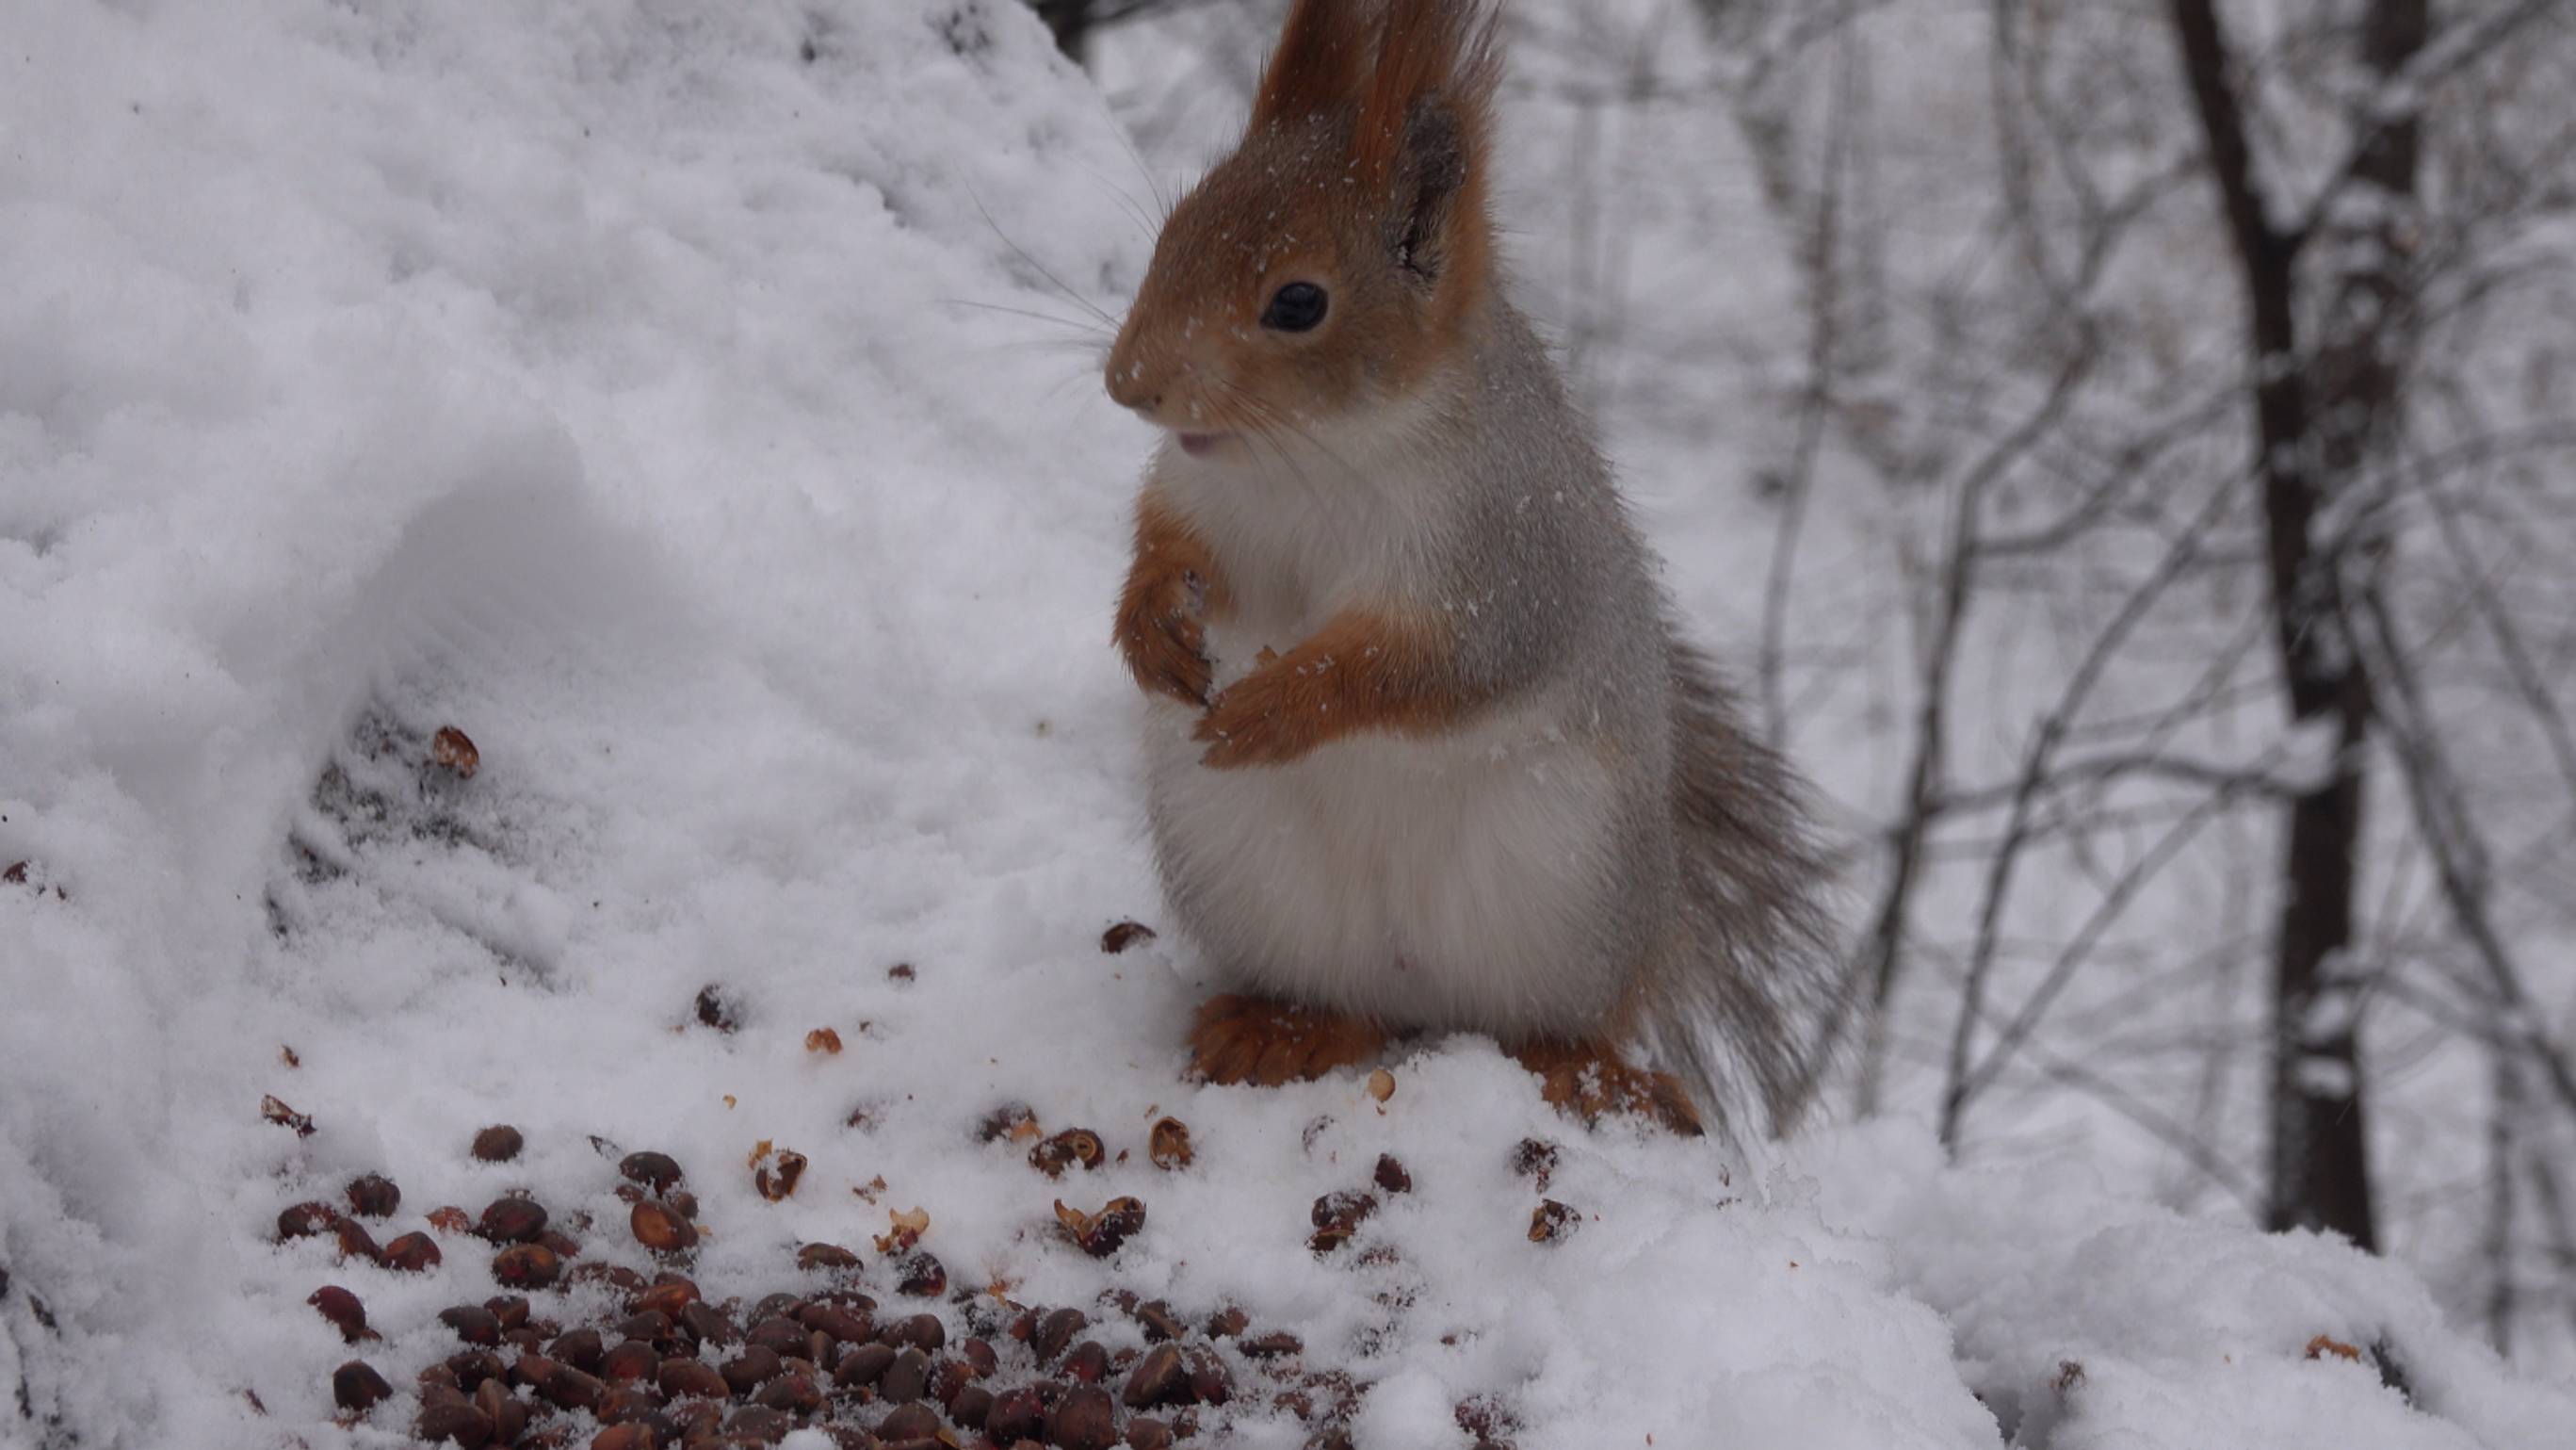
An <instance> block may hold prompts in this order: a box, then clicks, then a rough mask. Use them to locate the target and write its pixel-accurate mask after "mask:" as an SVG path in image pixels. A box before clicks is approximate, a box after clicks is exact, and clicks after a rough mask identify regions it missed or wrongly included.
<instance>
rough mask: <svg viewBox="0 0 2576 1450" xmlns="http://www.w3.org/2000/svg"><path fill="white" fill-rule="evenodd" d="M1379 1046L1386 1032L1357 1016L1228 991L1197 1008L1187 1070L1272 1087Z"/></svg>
mask: <svg viewBox="0 0 2576 1450" xmlns="http://www.w3.org/2000/svg"><path fill="white" fill-rule="evenodd" d="M1385 1046H1386V1034H1385V1033H1384V1032H1383V1031H1381V1030H1379V1029H1378V1028H1376V1027H1373V1026H1370V1025H1369V1024H1368V1023H1366V1022H1363V1021H1360V1020H1359V1019H1358V1018H1355V1017H1343V1016H1340V1015H1338V1014H1335V1013H1331V1012H1324V1011H1318V1010H1315V1009H1312V1008H1306V1007H1291V1006H1288V1005H1286V1004H1284V1003H1280V1002H1273V1001H1270V1000H1268V999H1266V998H1261V997H1244V996H1237V995H1234V994H1232V993H1228V994H1226V995H1224V996H1221V997H1211V998H1209V999H1208V1000H1207V1001H1206V1002H1205V1003H1204V1004H1202V1005H1201V1006H1200V1008H1199V1015H1198V1022H1197V1025H1196V1026H1194V1027H1193V1028H1191V1030H1190V1075H1191V1076H1192V1077H1195V1078H1197V1079H1198V1080H1200V1081H1201V1082H1212V1083H1256V1084H1258V1085H1260V1086H1262V1087H1277V1086H1279V1085H1280V1084H1281V1083H1287V1082H1300V1081H1303V1080H1305V1079H1307V1078H1316V1077H1322V1076H1323V1075H1324V1074H1325V1073H1328V1072H1331V1071H1332V1070H1333V1069H1334V1068H1337V1067H1348V1066H1349V1065H1351V1064H1352V1063H1355V1062H1364V1061H1366V1060H1368V1059H1369V1058H1372V1057H1375V1056H1376V1055H1377V1054H1378V1053H1379V1051H1381V1050H1382V1049H1383V1048H1384V1047H1385Z"/></svg>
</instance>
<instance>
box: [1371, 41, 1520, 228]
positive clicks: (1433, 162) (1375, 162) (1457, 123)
mask: <svg viewBox="0 0 2576 1450" xmlns="http://www.w3.org/2000/svg"><path fill="white" fill-rule="evenodd" d="M1495 23H1496V22H1495V17H1494V14H1493V12H1492V11H1491V10H1490V9H1489V8H1488V7H1487V6H1486V4H1485V3H1484V0H1389V3H1388V5H1387V7H1386V16H1385V23H1384V25H1383V27H1382V28H1381V30H1380V32H1379V39H1378V50H1377V67H1376V70H1375V71H1374V73H1373V74H1372V75H1371V76H1370V77H1369V83H1368V90H1367V93H1366V94H1365V95H1363V96H1362V97H1361V98H1360V113H1359V125H1358V128H1357V129H1356V130H1355V131H1354V132H1353V134H1352V137H1351V168H1352V170H1353V172H1354V173H1355V174H1356V175H1357V176H1358V178H1359V181H1360V184H1361V185H1362V186H1364V187H1367V188H1368V189H1370V190H1371V191H1372V192H1374V193H1376V194H1378V195H1385V194H1386V193H1387V191H1388V190H1389V189H1390V188H1391V187H1392V186H1393V184H1394V183H1395V181H1396V180H1397V178H1398V177H1399V176H1401V175H1402V174H1403V172H1404V170H1405V169H1406V164H1407V163H1408V162H1411V163H1416V164H1423V163H1427V164H1428V168H1429V169H1430V170H1434V171H1446V172H1451V173H1453V178H1452V181H1451V186H1452V187H1453V188H1454V187H1456V186H1458V185H1461V184H1463V183H1465V182H1467V181H1468V180H1470V179H1481V178H1482V176H1483V175H1484V171H1485V157H1486V153H1487V150H1488V149H1489V146H1490V143H1491V138H1492V134H1493V113H1494V90H1495V88H1496V86H1498V85H1499V84H1501V81H1502V75H1503V63H1502V52H1501V48H1500V47H1499V46H1498V45H1497V44H1496V43H1495V37H1494V30H1495ZM1417 151H1419V152H1422V153H1424V154H1422V155H1418V156H1417V155H1415V154H1413V153H1415V152H1417Z"/></svg>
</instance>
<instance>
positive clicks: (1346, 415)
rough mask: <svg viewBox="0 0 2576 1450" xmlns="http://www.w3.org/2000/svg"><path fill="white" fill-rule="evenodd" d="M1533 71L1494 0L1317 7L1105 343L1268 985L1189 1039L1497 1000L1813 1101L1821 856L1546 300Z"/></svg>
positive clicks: (1215, 1073)
mask: <svg viewBox="0 0 2576 1450" xmlns="http://www.w3.org/2000/svg"><path fill="white" fill-rule="evenodd" d="M1500 78H1501V55H1500V48H1499V43H1498V40H1497V35H1496V21H1495V18H1494V16H1493V14H1492V12H1491V11H1490V10H1489V9H1488V7H1487V5H1486V4H1485V3H1484V0H1296V3H1295V4H1294V5H1293V6H1292V7H1291V9H1290V10H1289V13H1288V17H1287V21H1286V24H1285V27H1284V28H1283V30H1282V32H1281V35H1280V38H1279V42H1278V47H1277V49H1276V51H1275V52H1274V53H1273V55H1272V57H1271V59H1270V62H1269V64H1268V65H1267V67H1266V68H1265V69H1264V71H1263V73H1262V78H1261V82H1260V86H1259V90H1258V93H1257V95H1256V97H1255V99H1254V103H1253V107H1252V115H1251V120H1250V124H1249V126H1248V127H1247V129H1246V132H1245V134H1244V137H1243V140H1242V141H1241V143H1240V144H1239V146H1238V147H1237V149H1236V150H1235V151H1234V152H1233V153H1232V154H1231V155H1230V156H1228V157H1227V158H1226V159H1224V160H1223V161H1221V162H1219V163H1217V164H1216V165H1215V166H1214V167H1213V168H1212V169H1211V170H1210V171H1209V172H1208V173H1207V174H1206V176H1205V177H1204V178H1203V179H1202V180H1201V181H1200V182H1199V183H1198V184H1197V185H1196V186H1195V187H1194V188H1193V189H1191V190H1190V191H1189V192H1188V194H1187V195H1186V196H1184V197H1183V198H1182V199H1181V200H1180V201H1179V202H1178V203H1177V204H1176V205H1175V206H1174V207H1173V209H1172V211H1171V213H1170V215H1169V217H1168V219H1167V220H1166V221H1165V222H1164V224H1163V228H1162V232H1161V234H1160V236H1159V238H1158V239H1157V241H1156V244H1155V248H1154V253H1153V259H1152V262H1151V265H1150V267H1149V268H1148V270H1147V273H1146V275H1145V277H1144V280H1143V282H1142V284H1141V286H1140V288H1139V290H1138V292H1137V295H1136V298H1135V302H1134V304H1133V306H1132V307H1131V308H1130V310H1129V311H1128V313H1127V315H1126V318H1125V320H1124V322H1123V324H1122V325H1121V327H1120V329H1119V332H1118V335H1117V338H1116V341H1115V343H1114V345H1113V346H1112V348H1111V350H1110V354H1109V357H1108V360H1107V363H1106V366H1105V376H1106V383H1107V387H1108V392H1109V395H1110V397H1111V398H1112V399H1113V400H1114V401H1115V402H1117V403H1118V404H1120V405H1121V406H1124V407H1126V408H1128V409H1130V410H1132V411H1133V412H1135V413H1137V414H1138V415H1140V416H1141V417H1143V418H1144V419H1145V420H1146V421H1147V422H1149V423H1152V424H1155V425H1157V426H1158V427H1160V428H1161V429H1162V430H1163V435H1162V437H1161V439H1160V440H1159V443H1158V447H1157V450H1156V452H1155V454H1154V456H1153V459H1152V462H1151V464H1150V465H1149V467H1148V469H1147V472H1146V476H1145V481H1144V485H1143V488H1142V490H1141V491H1140V493H1139V496H1138V498H1137V503H1136V514H1135V557H1134V561H1133V564H1132V567H1131V568H1130V570H1129V572H1128V576H1127V580H1126V585H1125V588H1124V590H1123V591H1122V593H1121V595H1120V598H1119V601H1118V607H1117V617H1116V624H1115V632H1116V636H1115V637H1116V644H1117V647H1118V648H1119V650H1120V651H1121V652H1122V653H1123V655H1124V657H1125V660H1126V663H1127V665H1128V667H1129V669H1130V670H1131V671H1132V672H1133V674H1134V676H1135V679H1136V683H1137V684H1138V685H1139V686H1140V687H1141V688H1142V689H1143V690H1144V691H1145V693H1146V695H1147V697H1148V700H1149V701H1150V703H1149V704H1148V706H1147V707H1146V710H1145V737H1146V740H1145V746H1146V748H1145V755H1146V762H1145V771H1144V776H1145V791H1146V802H1145V805H1146V816H1147V819H1148V823H1149V826H1150V832H1151V836H1152V841H1153V847H1154V854H1155V860H1156V864H1157V866H1158V868H1159V871H1160V874H1161V877H1162V881H1163V885H1164V887H1165V890H1166V893H1167V895H1168V897H1169V900H1170V904H1171V908H1172V910H1173V912H1174V915H1175V917H1176V918H1177V919H1178V922H1179V924H1180V925H1181V927H1182V929H1183V931H1184V933H1185V935H1186V936H1187V937H1189V938H1190V939H1191V940H1193V941H1194V942H1195V943H1196V944H1197V946H1198V947H1199V949H1200V951H1201V953H1202V954H1203V956H1204V957H1205V959H1206V961H1207V963H1208V965H1209V967H1210V968H1211V969H1212V970H1213V971H1214V973H1215V974H1217V975H1218V976H1220V977H1222V978H1224V979H1225V981H1226V984H1227V985H1229V986H1231V987H1233V988H1235V989H1236V990H1235V991H1232V992H1229V993H1227V994H1226V995H1222V996H1218V997H1216V998H1214V999H1212V1000H1210V1001H1208V1002H1206V1003H1205V1004H1204V1005H1202V1006H1201V1007H1200V1008H1199V1010H1198V1015H1197V1018H1196V1022H1195V1025H1194V1027H1193V1029H1192V1032H1191V1037H1190V1053H1191V1075H1192V1076H1193V1077H1194V1078H1195V1079H1197V1080H1200V1081H1206V1082H1215V1083H1258V1084H1265V1085H1276V1084H1279V1083H1283V1082H1287V1081H1291V1080H1296V1079H1303V1078H1311V1077H1316V1076H1320V1075H1322V1074H1324V1073H1326V1072H1328V1071H1331V1070H1333V1069H1335V1068H1338V1067H1343V1066H1347V1065H1352V1064H1356V1063H1359V1062H1363V1061H1366V1060H1368V1059H1369V1058H1371V1057H1374V1056H1376V1055H1378V1054H1379V1053H1380V1052H1381V1051H1383V1050H1384V1048H1385V1047H1386V1046H1387V1044H1388V1043H1389V1042H1390V1041H1391V1040H1393V1038H1394V1037H1395V1036H1397V1035H1398V1034H1405V1033H1411V1032H1416V1031H1436V1032H1475V1033H1484V1034H1488V1035H1490V1036H1491V1037H1493V1038H1494V1039H1495V1040H1496V1041H1497V1042H1498V1043H1499V1044H1500V1045H1501V1046H1502V1047H1503V1048H1504V1050H1505V1051H1507V1052H1509V1053H1511V1054H1512V1055H1513V1056H1515V1057H1516V1058H1517V1059H1518V1060H1519V1061H1520V1062H1521V1063H1522V1064H1523V1065H1525V1066H1526V1067H1528V1068H1529V1069H1530V1070H1531V1071H1533V1072H1535V1073H1536V1074H1538V1076H1539V1077H1540V1079H1541V1088H1542V1091H1543V1094H1544V1096H1545V1097H1546V1099H1547V1100H1548V1101H1549V1102H1551V1103H1553V1104H1555V1105H1557V1106H1558V1107H1559V1108H1561V1109H1567V1110H1572V1111H1575V1112H1577V1113H1579V1114H1581V1115H1582V1116H1583V1117H1585V1118H1586V1119H1587V1120H1591V1119H1597V1118H1598V1117H1599V1116H1601V1115H1602V1114H1604V1113H1609V1112H1618V1113H1626V1114H1635V1115H1640V1116H1644V1117H1647V1118H1649V1119H1650V1120H1660V1121H1661V1122H1662V1123H1664V1124H1666V1125H1667V1126H1669V1127H1670V1128H1672V1129H1673V1130H1675V1131H1677V1132H1681V1133H1687V1134H1698V1133H1700V1132H1702V1131H1704V1128H1703V1118H1704V1116H1705V1117H1708V1118H1713V1119H1714V1120H1716V1121H1718V1122H1719V1123H1720V1124H1722V1125H1723V1126H1724V1127H1726V1128H1727V1129H1728V1130H1730V1131H1736V1132H1760V1131H1784V1130H1785V1129H1786V1127H1787V1126H1788V1125H1789V1122H1790V1120H1791V1119H1792V1118H1793V1117H1794V1115H1795V1114H1796V1112H1797V1110H1798V1108H1799V1106H1800V1104H1801V1103H1802V1101H1803V1100H1804V1099H1805V1097H1806V1096H1807V1095H1808V1091H1809V1088H1810V1087H1811V1085H1812V1083H1813V1080H1814V1077H1815V1072H1816V1066H1817V1063H1816V1053H1817V1052H1818V1050H1819V1043H1818V1038H1819V1037H1820V1036H1821V1035H1822V1034H1821V1032H1820V1031H1819V1030H1818V1024H1819V1023H1821V1022H1822V1021H1823V1020H1825V1019H1826V1017H1827V1016H1828V1015H1829V1012H1828V1009H1829V1008H1830V1006H1831V1004H1832V1001H1833V998H1834V992H1835V982H1836V980H1837V978H1836V973H1835V971H1834V970H1833V968H1832V966H1831V954H1830V951H1829V948H1828V936H1829V929H1828V926H1827V922H1826V914H1825V912H1824V911H1823V909H1822V907H1821V905H1820V899H1821V893H1822V890H1823V884H1824V882H1825V879H1826V877H1827V875H1828V872H1827V869H1826V867H1825V864H1824V859H1823V856H1822V854H1821V852H1820V851H1819V849H1818V848H1817V847H1816V845H1815V844H1814V843H1813V840H1812V838H1811V835H1810V831H1809V827H1808V825H1807V823H1806V818H1805V816H1804V814H1803V811H1802V808H1801V805H1800V795H1801V787H1800V786H1799V784H1798V782H1797V781H1796V780H1795V778H1794V777H1793V776H1792V775H1791V773H1790V772H1789V770H1788V768H1787V767H1786V766H1785V765H1784V764H1783V762H1782V761H1781V759H1780V758H1779V757H1778V756H1777V755H1776V754H1774V753H1773V752H1772V751H1771V750H1770V749H1769V748H1767V747H1766V746H1765V745H1764V744H1763V743H1762V742H1760V741H1758V740H1756V739H1755V738H1753V737H1752V735H1751V734H1749V733H1748V731H1747V729H1746V728H1745V726H1744V725H1743V724H1742V722H1741V719H1740V715H1739V712H1738V710H1737V707H1736V706H1735V704H1734V703H1733V701H1732V699H1731V698H1730V696H1729V695H1728V693H1727V692H1726V691H1725V690H1724V689H1723V688H1722V687H1721V686H1720V684H1719V683H1718V681H1717V679H1716V676H1715V674H1714V673H1713V671H1712V670H1711V668H1710V666H1709V665H1708V663H1707V662H1706V661H1705V660H1704V659H1703V657H1702V656H1701V655H1700V654H1699V653H1698V652H1697V651H1696V650H1694V649H1693V648H1692V647H1691V646H1690V645H1688V644H1686V643H1684V642H1683V641H1682V640H1681V638H1680V637H1679V636H1678V634H1677V633H1676V630H1675V627H1674V623H1673V618H1672V611H1671V608H1670V606H1669V604H1668V602H1667V600H1666V598H1665V595H1664V592H1663V590H1662V587H1661V585H1660V584H1659V583H1658V582H1657V579H1656V570H1657V568H1658V567H1659V566H1658V564H1657V562H1656V561H1655V559H1654V557H1653V556H1652V555H1651V553H1650V552H1649V550H1648V548H1647V546H1646V544H1645V543H1644V541H1643V540H1642V539H1641V538H1640V536H1639V534H1638V532H1637V530H1636V528H1635V526H1634V525H1633V524H1632V523H1631V522H1630V520H1629V516H1628V511H1627V508H1626V505H1625V504H1624V503H1623V501H1622V500H1621V498H1620V496H1619V494H1618V492H1617V491H1616V489H1615V488H1614V487H1613V484H1612V482H1611V478H1610V471H1609V467H1608V465H1607V464H1606V463H1605V462H1604V461H1603V459H1602V456H1601V453H1600V451H1599V449H1598V447H1597V446H1596V444H1595V442H1594V439H1593V435H1592V431H1591V426H1590V424H1589V422H1588V420H1587V419H1585V418H1584V417H1583V416H1582V415H1581V413H1580V412H1579V411H1578V409H1577V408H1576V406H1575V405H1574V404H1573V402H1572V401H1571V400H1570V399H1569V398H1568V396H1567V393H1566V389H1565V386H1564V383H1563V381H1562V380H1561V378H1560V377H1559V376H1558V373H1557V371H1556V367H1555V364H1554V363H1553V361H1552V360H1551V359H1550V357H1549V355H1548V353H1547V350H1546V347H1545V345H1544V344H1543V343H1542V342H1541V341H1540V339H1539V337H1538V335H1537V333H1536V332H1535V331H1534V330H1533V328H1532V326H1531V324H1530V323H1529V322H1528V321H1527V320H1526V319H1525V318H1524V317H1523V316H1522V315H1521V313H1520V312H1519V311H1517V310H1516V309H1515V308H1514V307H1513V305H1512V303H1511V301H1510V300H1509V297H1508V295H1507V288H1506V285H1505V281H1504V278H1503V275H1502V272H1501V268H1500V264H1499V262H1498V261H1497V258H1496V256H1495V237H1494V223H1493V220H1492V218H1491V216H1490V215H1489V213H1488V209H1487V196H1488V191H1489V187H1490V177H1491V172H1492V159H1491V158H1492V153H1493V146H1494V142H1493V109H1494V95H1495V90H1496V87H1497V84H1498V83H1499V81H1500ZM1631 1049H1642V1051H1643V1054H1644V1059H1645V1061H1646V1062H1648V1063H1651V1064H1654V1066H1641V1065H1638V1064H1637V1063H1635V1062H1632V1061H1630V1059H1629V1058H1628V1057H1627V1056H1626V1055H1624V1054H1625V1053H1626V1052H1628V1051H1629V1050H1631Z"/></svg>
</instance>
